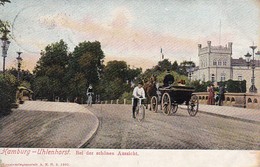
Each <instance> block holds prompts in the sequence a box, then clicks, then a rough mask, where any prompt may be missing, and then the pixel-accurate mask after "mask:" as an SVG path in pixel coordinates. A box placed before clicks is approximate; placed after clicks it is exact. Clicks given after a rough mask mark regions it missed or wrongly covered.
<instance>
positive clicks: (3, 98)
mask: <svg viewBox="0 0 260 167" xmlns="http://www.w3.org/2000/svg"><path fill="white" fill-rule="evenodd" d="M0 90H1V91H0V116H1V115H5V114H8V113H10V111H11V105H12V103H15V101H16V90H17V82H16V77H15V76H13V75H12V74H10V73H6V75H5V77H3V75H2V74H1V75H0Z"/></svg>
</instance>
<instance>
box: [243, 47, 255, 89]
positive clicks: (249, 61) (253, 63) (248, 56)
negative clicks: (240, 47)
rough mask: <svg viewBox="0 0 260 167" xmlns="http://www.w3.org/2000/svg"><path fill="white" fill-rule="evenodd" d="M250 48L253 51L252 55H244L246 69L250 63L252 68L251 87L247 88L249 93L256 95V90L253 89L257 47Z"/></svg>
mask: <svg viewBox="0 0 260 167" xmlns="http://www.w3.org/2000/svg"><path fill="white" fill-rule="evenodd" d="M250 48H251V49H252V50H253V55H250V54H249V53H247V54H246V55H245V57H246V62H247V65H248V67H249V66H250V63H251V67H252V78H251V87H250V88H249V92H250V93H257V88H256V87H255V49H256V48H257V46H254V45H252V46H250ZM251 56H253V59H252V61H251V60H250V58H251Z"/></svg>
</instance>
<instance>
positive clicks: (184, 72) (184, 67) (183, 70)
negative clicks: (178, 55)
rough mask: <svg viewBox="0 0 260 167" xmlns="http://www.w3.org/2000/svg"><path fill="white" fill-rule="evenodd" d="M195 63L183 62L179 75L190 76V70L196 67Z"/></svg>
mask: <svg viewBox="0 0 260 167" xmlns="http://www.w3.org/2000/svg"><path fill="white" fill-rule="evenodd" d="M195 66H196V65H195V63H194V62H193V61H186V60H185V61H183V62H181V63H180V65H179V70H178V73H179V74H181V75H188V72H187V70H188V68H191V67H195Z"/></svg>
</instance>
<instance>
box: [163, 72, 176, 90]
mask: <svg viewBox="0 0 260 167" xmlns="http://www.w3.org/2000/svg"><path fill="white" fill-rule="evenodd" d="M173 82H174V77H173V75H171V74H167V75H165V77H164V80H163V86H164V87H167V86H169V85H170V84H173Z"/></svg>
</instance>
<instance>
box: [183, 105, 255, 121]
mask: <svg viewBox="0 0 260 167" xmlns="http://www.w3.org/2000/svg"><path fill="white" fill-rule="evenodd" d="M179 108H181V109H185V107H184V106H179ZM198 112H199V113H202V114H206V115H212V116H217V117H222V118H227V119H232V120H237V121H243V122H248V123H253V124H259V123H260V121H255V120H250V119H246V118H238V117H234V116H228V115H223V114H217V113H211V112H207V111H201V110H198Z"/></svg>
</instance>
